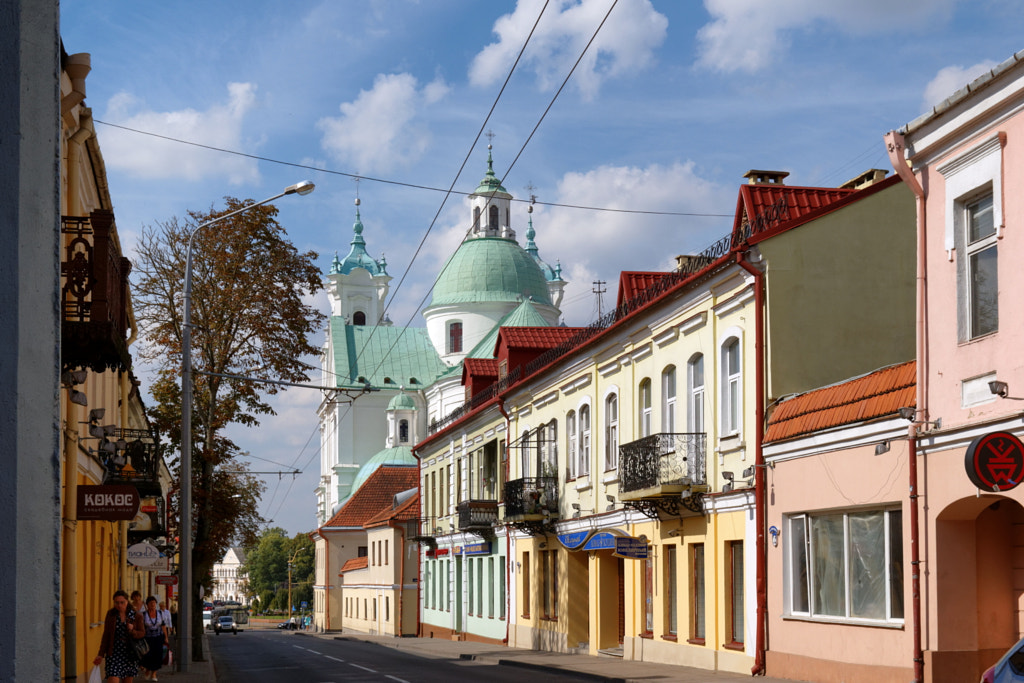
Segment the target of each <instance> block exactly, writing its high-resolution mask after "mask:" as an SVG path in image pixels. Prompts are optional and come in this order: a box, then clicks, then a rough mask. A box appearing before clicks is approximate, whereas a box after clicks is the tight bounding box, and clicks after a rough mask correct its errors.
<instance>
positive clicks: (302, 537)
mask: <svg viewBox="0 0 1024 683" xmlns="http://www.w3.org/2000/svg"><path fill="white" fill-rule="evenodd" d="M289 560H291V561H292V574H291V586H292V603H293V604H294V605H296V606H298V605H299V604H300V603H301V602H302V601H303V600H305V601H306V602H310V603H311V602H312V600H313V580H314V578H315V575H316V565H315V560H316V552H315V548H314V544H313V541H312V539H310V538H309V536H308V535H307V534H301V533H300V534H296V535H295V536H294V537H292V538H288V536H287V534H286V532H285V530H284V529H282V528H280V527H274V528H272V529H267V530H266V531H264V532H263V534H262V535H261V536H260V537H259V539H258V540H257V542H256V543H255V545H254V546H253V547H251V548H248V549H247V550H246V557H245V564H244V565H243V567H242V571H243V572H244V573H245V574H246V575H247V576H248V578H249V589H250V590H251V591H252V592H253V593H254V594H255V595H259V596H260V602H261V604H263V605H267V609H280V610H285V611H287V609H288V562H289Z"/></svg>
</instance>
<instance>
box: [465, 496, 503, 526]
mask: <svg viewBox="0 0 1024 683" xmlns="http://www.w3.org/2000/svg"><path fill="white" fill-rule="evenodd" d="M458 512H459V530H460V531H475V530H484V531H486V530H490V529H492V528H493V526H494V523H495V522H497V521H498V501H496V500H464V501H462V502H461V503H459V506H458Z"/></svg>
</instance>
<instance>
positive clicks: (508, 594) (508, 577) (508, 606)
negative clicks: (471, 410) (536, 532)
mask: <svg viewBox="0 0 1024 683" xmlns="http://www.w3.org/2000/svg"><path fill="white" fill-rule="evenodd" d="M498 412H499V413H501V416H502V417H504V418H505V481H506V482H507V481H508V470H509V455H508V436H509V434H510V433H511V432H509V429H510V428H511V426H512V420H511V419H510V418H509V416H508V411H506V410H505V402H504V401H503V400H502V399H501V397H498ZM511 624H512V527H510V526H509V525H508V524H506V525H505V639H504V640H502V641H501V642H502V643H503V644H505V645H508V637H509V632H510V629H511Z"/></svg>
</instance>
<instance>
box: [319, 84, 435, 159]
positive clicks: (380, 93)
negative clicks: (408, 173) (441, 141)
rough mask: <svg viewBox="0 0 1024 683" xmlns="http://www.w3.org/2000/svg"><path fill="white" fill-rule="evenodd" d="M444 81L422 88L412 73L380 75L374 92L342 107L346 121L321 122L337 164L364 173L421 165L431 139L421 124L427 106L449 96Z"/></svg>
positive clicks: (362, 93)
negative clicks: (416, 162) (414, 164)
mask: <svg viewBox="0 0 1024 683" xmlns="http://www.w3.org/2000/svg"><path fill="white" fill-rule="evenodd" d="M448 91H449V88H448V86H447V85H446V84H445V83H444V81H443V80H441V79H440V78H437V79H435V80H434V81H432V82H431V83H428V84H427V85H425V86H423V88H419V87H418V82H417V80H416V78H414V77H413V76H411V75H410V74H407V73H401V74H378V75H377V77H376V78H375V79H374V81H373V88H372V89H371V90H362V91H360V92H359V96H358V97H356V99H355V100H354V101H352V102H342V103H341V105H340V110H341V116H339V117H334V118H331V117H328V118H323V119H320V121H319V122H317V127H318V128H319V129H320V130H321V131H323V134H324V135H323V138H322V139H321V141H320V144H321V145H322V146H323V148H324V149H325V150H326V151H327V152H328V153H329V154H331V155H332V156H334V158H335V159H336V160H338V161H339V162H342V163H347V164H352V165H353V166H354V167H355V168H356V169H357V170H358V171H359V172H360V173H382V172H387V171H391V170H393V169H394V168H397V167H399V166H405V165H408V164H409V163H411V162H414V161H416V160H417V159H419V158H420V156H422V154H423V153H424V152H425V151H426V150H427V147H428V146H429V143H430V134H429V132H428V130H427V128H426V126H424V125H422V124H418V123H417V121H418V117H420V116H422V113H423V112H422V110H423V108H424V107H425V106H429V105H431V104H435V103H437V102H439V101H440V100H441V99H443V98H444V97H445V96H446V95H447V94H448Z"/></svg>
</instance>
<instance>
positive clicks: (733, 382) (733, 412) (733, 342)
mask: <svg viewBox="0 0 1024 683" xmlns="http://www.w3.org/2000/svg"><path fill="white" fill-rule="evenodd" d="M741 410H742V399H741V397H740V340H739V339H737V338H735V337H731V338H730V339H728V340H727V341H726V342H725V344H724V345H723V346H722V435H723V436H731V435H733V434H738V433H739V431H740V413H741Z"/></svg>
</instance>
